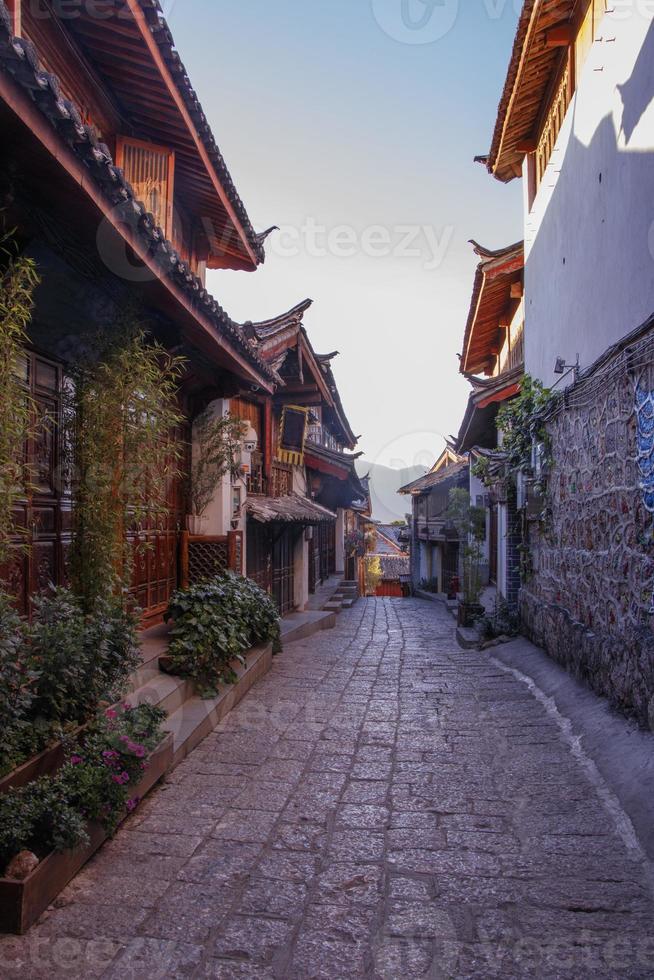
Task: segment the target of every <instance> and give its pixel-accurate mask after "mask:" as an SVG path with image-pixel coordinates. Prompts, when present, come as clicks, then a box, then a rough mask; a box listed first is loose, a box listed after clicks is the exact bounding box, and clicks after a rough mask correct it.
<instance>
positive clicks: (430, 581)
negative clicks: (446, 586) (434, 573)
mask: <svg viewBox="0 0 654 980" xmlns="http://www.w3.org/2000/svg"><path fill="white" fill-rule="evenodd" d="M420 588H421V590H422V591H423V592H431V593H433V594H434V595H436V594H437V593H438V579H437V578H436V577H434V578H423V579H422V581H421V582H420Z"/></svg>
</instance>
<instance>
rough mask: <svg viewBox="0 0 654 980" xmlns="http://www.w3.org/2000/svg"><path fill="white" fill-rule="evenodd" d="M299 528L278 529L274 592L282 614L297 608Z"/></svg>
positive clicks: (274, 558)
mask: <svg viewBox="0 0 654 980" xmlns="http://www.w3.org/2000/svg"><path fill="white" fill-rule="evenodd" d="M296 540H297V530H296V529H295V528H284V529H283V530H276V532H275V535H274V538H273V551H272V594H273V599H274V600H275V602H276V604H277V608H278V610H279V615H280V616H286V615H287V614H288V613H290V612H292V611H293V610H294V609H295V543H296Z"/></svg>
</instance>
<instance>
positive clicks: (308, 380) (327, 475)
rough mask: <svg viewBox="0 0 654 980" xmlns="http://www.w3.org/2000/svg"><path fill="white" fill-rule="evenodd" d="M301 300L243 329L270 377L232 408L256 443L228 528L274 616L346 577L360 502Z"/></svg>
mask: <svg viewBox="0 0 654 980" xmlns="http://www.w3.org/2000/svg"><path fill="white" fill-rule="evenodd" d="M310 306H311V300H305V301H304V302H302V303H300V304H298V305H297V306H296V307H294V308H293V309H291V310H289V311H288V312H287V313H284V314H282V315H280V316H278V317H276V318H274V319H271V320H266V321H262V322H259V323H247V324H244V328H243V329H244V333H245V335H246V336H247V337H248V338H249V342H250V344H251V346H252V349H253V350H256V352H257V354H258V355H259V357H260V358H261V359H262V360H263V361H264V363H266V364H267V365H268V366H269V368H270V370H271V371H272V373H273V375H274V379H275V382H276V389H275V392H274V394H272V395H271V394H270V393H269V392H267V391H266V390H265V389H261V390H260V391H259V392H256V393H250V394H249V395H248V396H247V397H245V396H243V397H241V398H239V399H238V401H236V402H234V401H233V402H232V403H231V411H232V414H234V415H238V416H239V417H242V418H247V419H248V420H249V421H250V423H251V424H252V426H253V427H254V429H255V431H256V432H257V435H258V446H259V448H258V449H257V451H256V453H255V454H254V456H253V458H252V464H251V472H250V474H249V476H248V479H247V488H246V489H247V496H246V497H244V498H243V499H242V500H240V501H237V502H236V504H235V507H237V508H238V510H235V515H234V517H235V520H236V521H238V527H239V530H240V531H242V532H243V534H244V535H245V538H246V549H245V551H246V556H247V574H248V575H249V576H250V577H251V578H253V579H255V581H257V582H258V583H259V584H260V585H261V586H262V587H263V588H266V589H268V590H269V591H271V592H272V594H273V595H274V597H275V600H276V602H277V605H278V608H279V610H280V613H282V614H286V613H288V612H291V611H292V610H294V609H303V608H304V607H305V606H306V604H307V602H308V600H309V596H310V595H311V594H312V593H314V592H315V591H316V589H317V588H318V587H319V586H320V585H321V584H322V583H323V582H325V581H326V580H327V579H328V578H329V577H330V576H333V575H337V574H338V575H340V576H341V577H343V576H344V575H345V573H346V569H345V551H344V538H345V527H346V521H347V513H348V510H349V508H350V507H351V505H352V504H353V503H355V502H357V501H359V500H361V499H362V498H363V497H364V496H365V491H364V489H363V487H362V486H361V484H360V482H359V479H358V477H357V474H356V470H355V461H356V459H357V458H358V457H357V456H356V455H354V454H353V453H352V452H351V450H353V449H354V447H355V446H356V442H357V438H356V436H355V435H354V433H353V432H352V429H351V428H350V425H349V422H348V421H347V417H346V415H345V412H344V410H343V406H342V403H341V399H340V395H339V393H338V389H337V386H336V382H335V379H334V374H333V371H332V368H331V362H332V360H333V359H334V357H335V356H336V354H335V353H332V354H329V355H320V354H317V353H316V352H315V351H314V349H313V347H312V345H311V342H310V340H309V336H308V334H307V331H306V329H305V327H304V322H303V321H304V315H305V313H306V312H307V310H308V309H309V307H310Z"/></svg>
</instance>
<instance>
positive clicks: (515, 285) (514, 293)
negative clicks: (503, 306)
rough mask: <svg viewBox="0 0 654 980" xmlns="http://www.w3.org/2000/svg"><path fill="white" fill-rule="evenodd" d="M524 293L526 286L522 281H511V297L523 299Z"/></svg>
mask: <svg viewBox="0 0 654 980" xmlns="http://www.w3.org/2000/svg"><path fill="white" fill-rule="evenodd" d="M523 294H524V286H523V285H522V282H512V283H511V299H522V297H523Z"/></svg>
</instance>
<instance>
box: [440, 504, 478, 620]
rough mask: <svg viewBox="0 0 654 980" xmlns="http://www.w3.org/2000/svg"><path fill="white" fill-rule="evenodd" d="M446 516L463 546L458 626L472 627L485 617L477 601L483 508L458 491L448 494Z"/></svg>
mask: <svg viewBox="0 0 654 980" xmlns="http://www.w3.org/2000/svg"><path fill="white" fill-rule="evenodd" d="M447 517H448V519H449V520H450V521H451V522H452V524H453V525H454V526H455V527H456V529H457V532H458V536H459V542H460V544H461V547H462V559H463V560H462V571H463V577H462V582H461V586H462V592H463V599H462V600H461V601H460V602H459V608H458V617H457V618H458V623H459V626H473V625H474V623H475V621H476V620H477V619H479V617H480V616H483V614H484V607H483V606H482V605H481V603H480V602H479V599H480V597H481V593H482V591H483V585H482V579H481V564H482V544H483V541H484V536H485V533H486V512H485V510H484V508H483V507H474V506H473V505H472V504H471V503H470V494H469V493H468V491H467V490H464V489H462V488H457V489H454V490H451V491H450V497H449V505H448V509H447Z"/></svg>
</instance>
